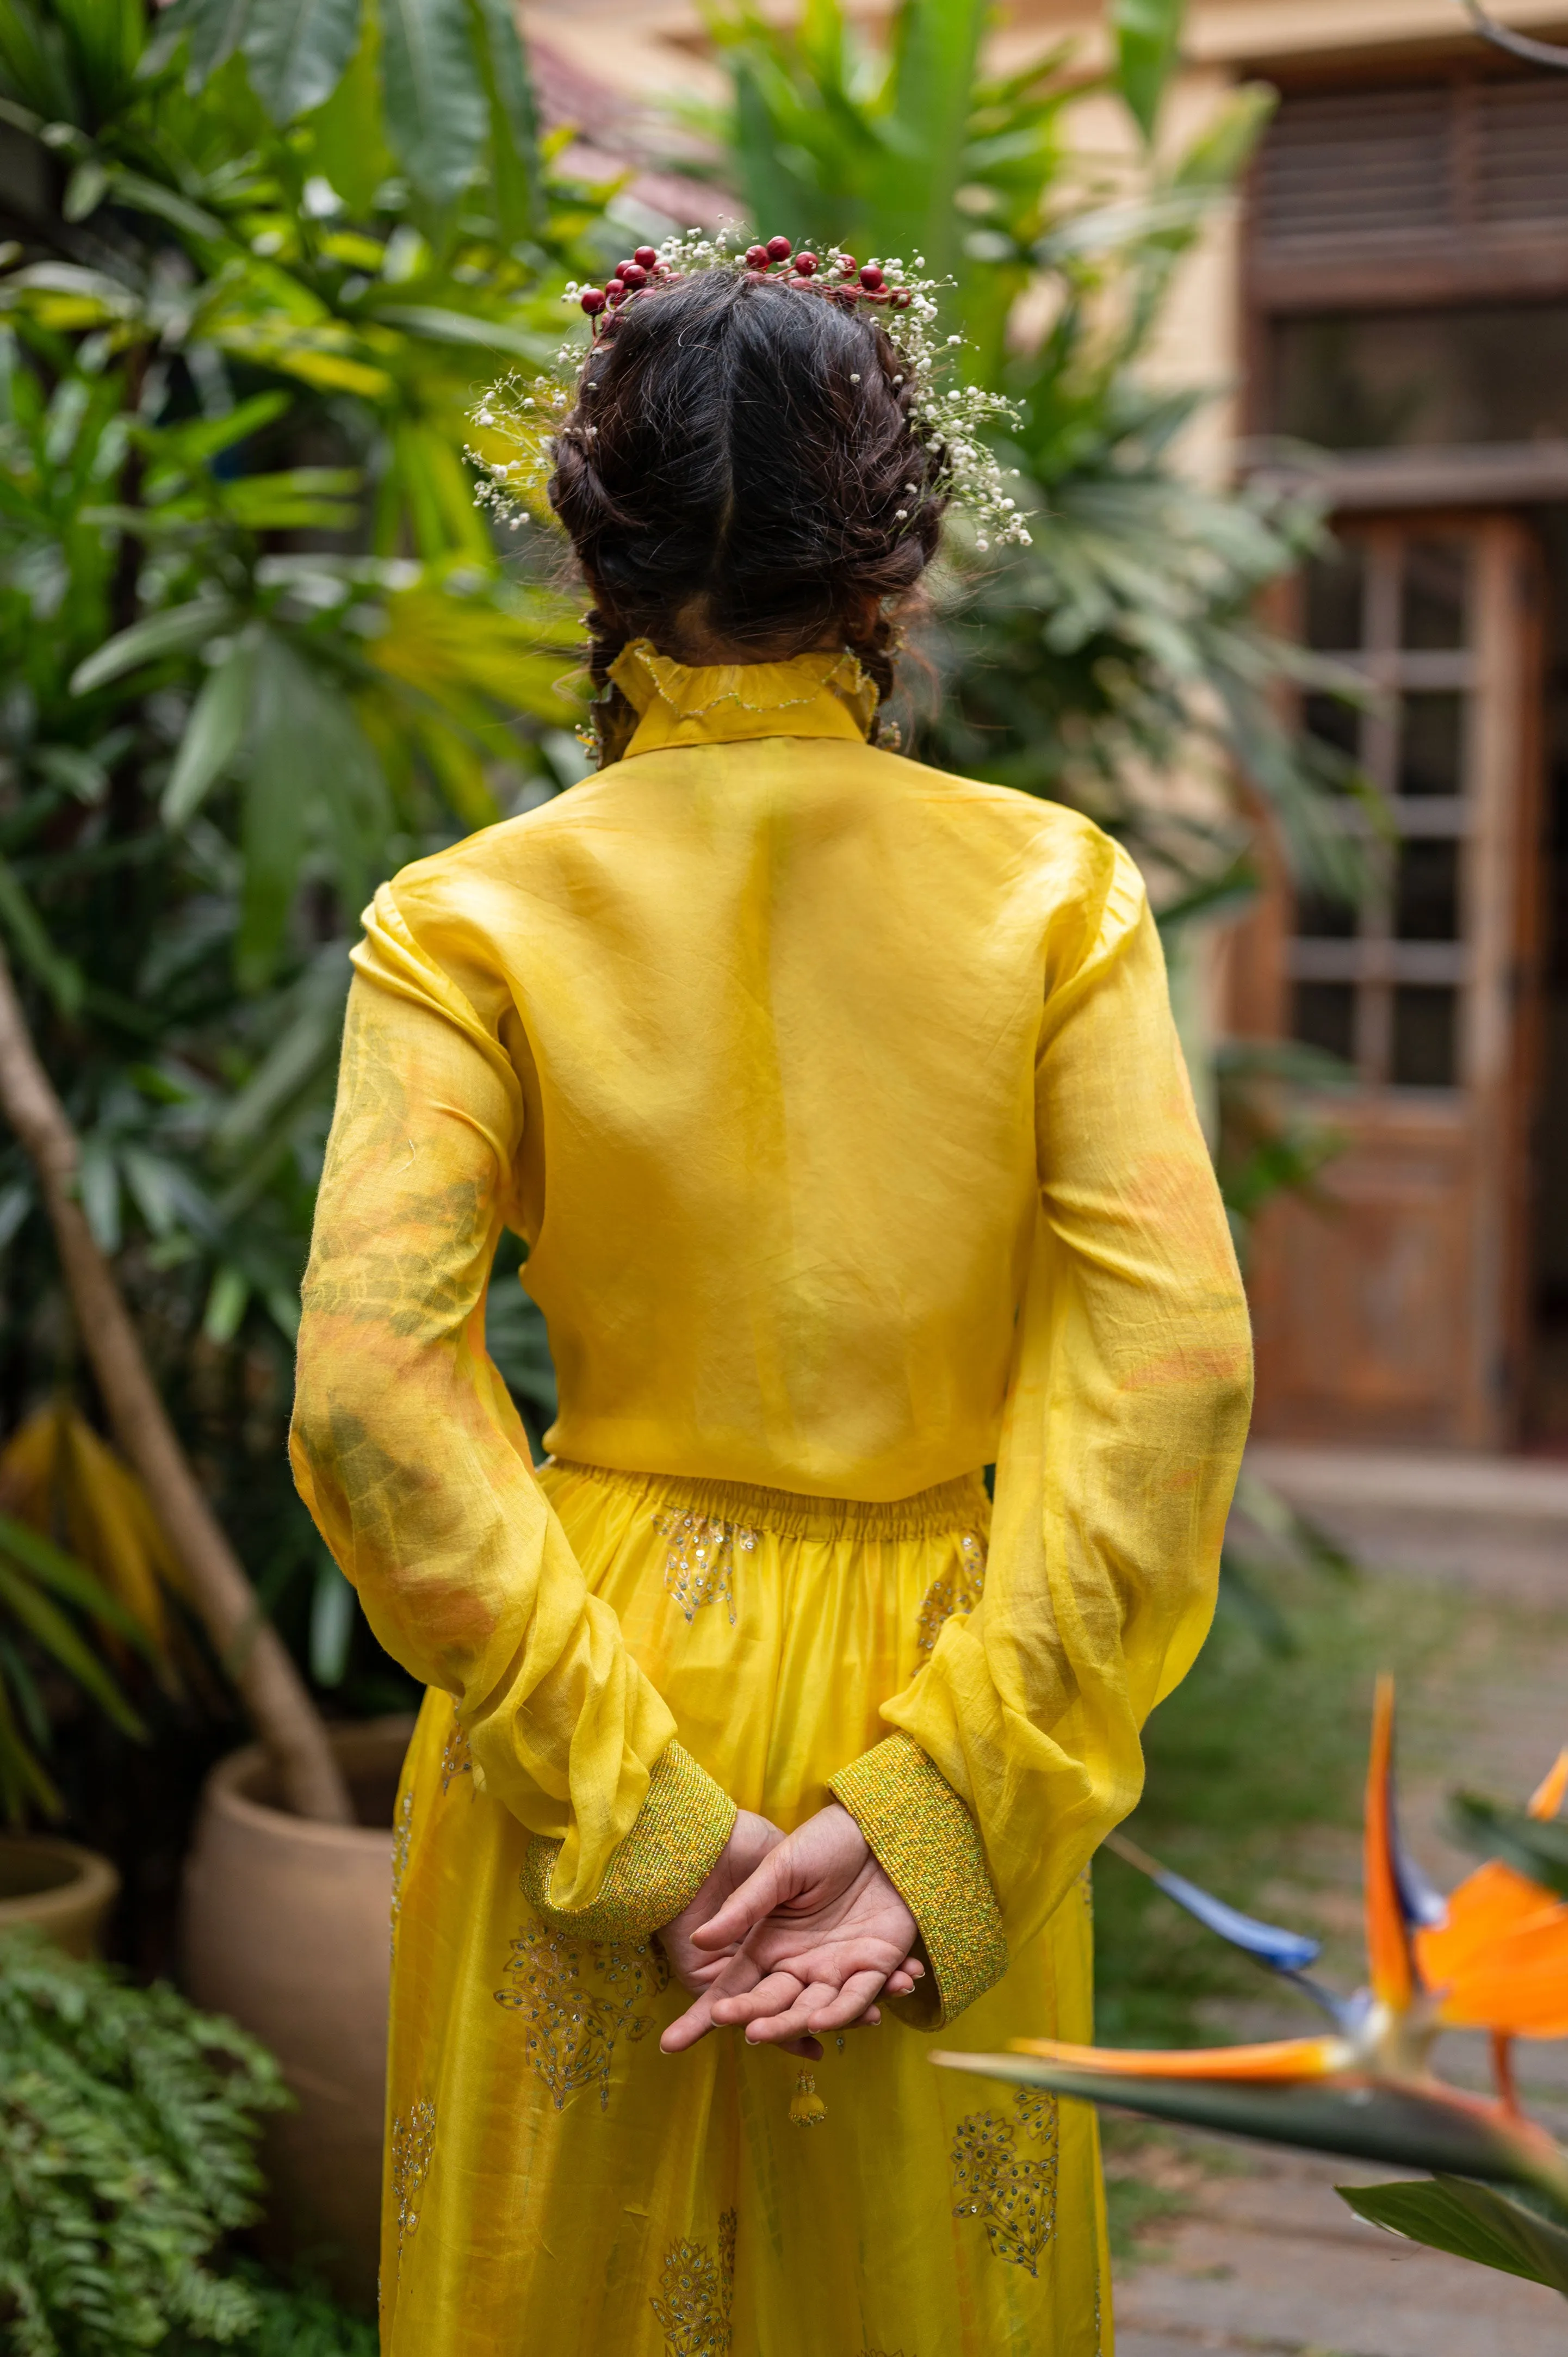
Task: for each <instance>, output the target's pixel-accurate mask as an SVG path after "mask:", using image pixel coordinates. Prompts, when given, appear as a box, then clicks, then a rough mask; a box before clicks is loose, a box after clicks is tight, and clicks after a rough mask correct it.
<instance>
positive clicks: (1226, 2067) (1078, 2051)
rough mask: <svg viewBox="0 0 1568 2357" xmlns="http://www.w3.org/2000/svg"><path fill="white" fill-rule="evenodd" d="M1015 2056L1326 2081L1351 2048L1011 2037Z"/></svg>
mask: <svg viewBox="0 0 1568 2357" xmlns="http://www.w3.org/2000/svg"><path fill="white" fill-rule="evenodd" d="M1011 2045H1012V2050H1013V2051H1014V2053H1015V2054H1037V2055H1039V2056H1040V2057H1041V2058H1042V2060H1043V2061H1047V2062H1061V2063H1064V2064H1066V2065H1067V2066H1069V2068H1070V2069H1072V2070H1074V2071H1095V2072H1102V2073H1104V2074H1105V2075H1106V2076H1107V2077H1118V2078H1132V2079H1252V2080H1260V2081H1262V2080H1273V2079H1326V2078H1330V2077H1332V2075H1333V2073H1334V2072H1336V2071H1343V2070H1344V2069H1346V2067H1347V2066H1348V2063H1349V2061H1350V2059H1351V2055H1352V2053H1353V2049H1352V2047H1351V2046H1350V2043H1349V2041H1348V2040H1347V2039H1344V2038H1278V2039H1273V2040H1271V2041H1270V2042H1269V2044H1267V2045H1266V2046H1183V2047H1175V2048H1168V2049H1160V2050H1156V2051H1154V2052H1140V2051H1139V2050H1137V2049H1136V2048H1129V2047H1121V2046H1064V2045H1063V2044H1062V2043H1061V2041H1060V2040H1058V2039H1055V2038H1015V2039H1014V2040H1011Z"/></svg>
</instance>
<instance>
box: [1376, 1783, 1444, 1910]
mask: <svg viewBox="0 0 1568 2357" xmlns="http://www.w3.org/2000/svg"><path fill="white" fill-rule="evenodd" d="M1393 1781H1394V1780H1393V1775H1392V1772H1390V1776H1389V1848H1390V1851H1391V1855H1392V1860H1393V1869H1394V1889H1396V1891H1397V1892H1398V1893H1399V1902H1400V1912H1401V1914H1402V1916H1403V1917H1404V1920H1405V1923H1406V1926H1407V1927H1408V1929H1409V1930H1411V1931H1412V1932H1413V1931H1432V1930H1434V1929H1435V1927H1436V1926H1437V1925H1438V1924H1439V1923H1445V1922H1446V1921H1447V1920H1448V1901H1447V1900H1445V1899H1444V1896H1443V1893H1442V1892H1441V1891H1440V1890H1439V1889H1437V1887H1436V1885H1435V1884H1434V1883H1431V1882H1429V1881H1428V1880H1427V1878H1426V1877H1425V1875H1424V1874H1423V1872H1422V1870H1421V1868H1420V1867H1419V1866H1417V1864H1416V1862H1415V1860H1414V1858H1413V1857H1412V1856H1411V1854H1410V1852H1409V1851H1408V1850H1407V1849H1406V1847H1405V1846H1404V1844H1403V1842H1402V1840H1401V1839H1400V1826H1399V1813H1398V1811H1397V1809H1396V1808H1395V1806H1394V1792H1393Z"/></svg>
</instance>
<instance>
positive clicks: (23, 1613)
mask: <svg viewBox="0 0 1568 2357" xmlns="http://www.w3.org/2000/svg"><path fill="white" fill-rule="evenodd" d="M0 1609H4V1610H5V1611H6V1612H8V1613H9V1614H10V1615H11V1618H12V1619H13V1620H16V1622H17V1623H19V1625H20V1626H21V1627H22V1628H24V1629H25V1630H26V1631H27V1634H28V1636H29V1637H31V1638H32V1640H33V1641H34V1643H35V1644H37V1645H41V1646H42V1647H43V1649H44V1651H45V1652H46V1653H48V1655H49V1657H50V1659H51V1660H52V1661H54V1662H56V1663H59V1667H60V1668H61V1669H62V1670H63V1671H64V1672H65V1674H66V1675H67V1677H68V1678H70V1680H71V1681H72V1682H73V1684H76V1685H79V1686H80V1687H81V1690H82V1692H83V1694H85V1695H91V1698H92V1700H93V1701H94V1702H95V1703H96V1704H97V1705H98V1706H99V1708H100V1710H102V1713H103V1715H104V1717H106V1718H109V1719H112V1720H113V1723H114V1725H115V1726H116V1727H119V1729H120V1730H121V1732H122V1734H124V1735H130V1736H134V1737H136V1738H138V1739H141V1738H145V1735H146V1728H145V1727H144V1726H143V1724H142V1721H141V1720H140V1718H138V1717H137V1716H136V1713H135V1712H134V1710H133V1709H132V1708H131V1706H130V1704H129V1703H128V1702H127V1701H126V1700H125V1697H124V1695H123V1694H122V1693H121V1691H120V1689H119V1687H118V1685H117V1684H115V1682H114V1680H113V1678H112V1677H111V1676H110V1674H109V1672H108V1671H107V1670H106V1669H105V1668H104V1666H103V1664H102V1662H101V1661H100V1660H99V1659H98V1657H97V1655H96V1654H95V1653H94V1652H93V1651H92V1648H91V1646H90V1645H89V1644H88V1643H87V1641H86V1640H85V1638H83V1637H82V1635H81V1632H80V1631H78V1630H77V1629H76V1628H75V1627H73V1625H72V1624H71V1622H70V1620H67V1618H66V1616H65V1614H64V1613H63V1612H62V1611H61V1610H60V1609H59V1606H58V1605H56V1604H54V1603H52V1602H51V1601H50V1599H49V1598H48V1597H47V1596H42V1595H40V1594H39V1592H38V1589H37V1588H36V1587H34V1586H33V1585H32V1583H31V1581H30V1580H27V1579H26V1578H24V1577H22V1575H21V1574H20V1573H19V1572H18V1571H16V1569H15V1568H14V1566H12V1565H11V1564H10V1563H9V1562H8V1561H7V1560H6V1559H5V1556H4V1555H0Z"/></svg>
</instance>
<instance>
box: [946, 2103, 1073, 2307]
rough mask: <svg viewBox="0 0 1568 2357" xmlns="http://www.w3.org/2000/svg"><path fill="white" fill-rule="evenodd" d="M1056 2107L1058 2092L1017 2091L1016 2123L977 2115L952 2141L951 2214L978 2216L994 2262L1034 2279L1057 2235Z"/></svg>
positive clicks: (1001, 2116) (962, 2124) (962, 2123)
mask: <svg viewBox="0 0 1568 2357" xmlns="http://www.w3.org/2000/svg"><path fill="white" fill-rule="evenodd" d="M1057 2110H1058V2106H1057V2098H1056V2097H1055V2095H1043V2094H1037V2093H1036V2092H1035V2091H1034V2090H1033V2089H1032V2088H1028V2087H1019V2088H1017V2089H1016V2090H1015V2093H1014V2097H1013V2117H1012V2118H1011V2119H1008V2118H1007V2117H1006V2116H1005V2115H1004V2114H1003V2113H1001V2112H971V2113H970V2114H969V2115H968V2117H967V2118H965V2119H961V2120H960V2122H959V2124H958V2135H957V2136H956V2138H955V2140H954V2143H953V2149H952V2185H953V2192H954V2193H955V2195H956V2196H957V2199H956V2201H954V2203H953V2216H954V2217H955V2218H978V2219H979V2220H980V2222H981V2223H982V2224H983V2226H984V2228H985V2235H986V2240H987V2241H988V2242H989V2244H990V2245H991V2255H992V2256H993V2258H996V2259H1004V2260H1005V2261H1006V2262H1007V2264H1008V2265H1009V2266H1015V2267H1024V2268H1026V2270H1027V2272H1028V2273H1029V2274H1030V2275H1032V2276H1033V2275H1037V2274H1038V2273H1039V2265H1038V2262H1039V2258H1040V2255H1041V2253H1042V2252H1043V2251H1044V2249H1045V2247H1046V2245H1047V2243H1048V2242H1049V2241H1050V2240H1051V2237H1052V2236H1053V2234H1054V2233H1056V2225H1057ZM1029 2145H1032V2146H1033V2147H1035V2149H1034V2150H1033V2151H1032V2152H1031V2151H1030V2150H1028V2149H1027V2146H1029Z"/></svg>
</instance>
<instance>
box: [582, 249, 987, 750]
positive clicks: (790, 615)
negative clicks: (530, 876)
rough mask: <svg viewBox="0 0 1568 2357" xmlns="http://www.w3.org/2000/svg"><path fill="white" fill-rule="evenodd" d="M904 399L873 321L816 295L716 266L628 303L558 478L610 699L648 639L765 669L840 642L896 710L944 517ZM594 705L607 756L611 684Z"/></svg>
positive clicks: (594, 363) (588, 383)
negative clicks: (624, 658) (896, 680)
mask: <svg viewBox="0 0 1568 2357" xmlns="http://www.w3.org/2000/svg"><path fill="white" fill-rule="evenodd" d="M913 404H914V385H913V382H912V371H911V370H910V367H909V364H908V361H906V360H905V359H904V358H903V356H902V355H901V354H900V353H899V351H898V350H897V346H896V345H895V344H894V343H893V341H892V340H891V339H890V338H889V337H888V335H887V334H886V331H885V329H884V328H883V327H882V326H881V324H880V322H879V321H878V320H877V319H875V317H868V316H866V315H865V312H864V311H862V310H859V309H856V308H854V307H848V306H845V305H844V304H843V303H842V302H841V301H836V300H835V299H834V298H833V296H832V295H831V294H828V293H826V292H822V293H818V292H817V291H816V290H815V289H811V290H808V289H805V288H800V287H789V286H786V285H780V284H779V282H778V281H777V280H767V279H757V278H754V277H749V276H746V275H744V274H736V273H733V272H731V271H729V270H726V269H714V270H706V271H701V272H698V273H696V274H693V276H691V277H689V278H682V279H675V280H672V281H671V282H670V283H669V284H667V285H655V286H650V287H649V288H647V289H645V290H644V291H643V292H642V293H640V294H639V295H637V296H634V297H633V298H632V299H631V300H630V301H629V302H628V303H627V304H626V305H625V307H623V308H622V309H621V310H620V311H619V312H618V313H617V314H616V315H615V317H614V318H613V319H612V321H611V322H610V324H609V325H608V326H607V328H605V329H604V330H603V331H602V332H601V334H600V336H599V338H598V339H597V341H596V344H595V346H594V349H593V350H592V352H591V353H590V354H589V357H588V359H587V361H586V362H585V366H584V369H583V373H582V377H581V380H580V382H579V385H578V391H577V399H576V402H575V405H574V407H573V409H572V410H571V412H570V414H568V416H567V417H566V419H565V421H564V424H563V425H562V426H561V428H560V431H559V433H558V435H557V437H556V444H555V471H554V474H553V477H552V479H551V483H550V499H551V503H552V505H553V507H554V509H555V511H556V513H557V514H558V515H559V517H560V518H561V521H562V522H563V523H564V525H565V527H566V530H567V532H568V533H570V535H571V538H572V542H573V544H574V546H575V549H576V552H577V556H578V559H579V561H580V563H581V565H582V567H583V571H584V573H585V576H587V582H588V587H589V589H590V590H591V592H592V594H593V597H594V607H593V610H592V611H591V612H590V613H589V615H588V617H587V625H588V630H589V634H590V638H589V647H588V664H589V669H590V671H591V673H592V674H593V679H594V684H595V687H596V689H597V690H598V691H599V692H600V694H601V696H605V694H606V690H607V674H608V671H609V666H610V664H611V663H612V662H614V661H615V658H616V656H617V655H618V653H619V652H620V650H621V649H622V647H624V646H625V645H626V644H627V642H628V640H631V639H637V638H648V639H651V640H653V642H654V644H655V645H656V646H657V647H658V648H659V650H660V652H661V653H664V654H668V655H671V656H674V657H675V658H676V659H677V660H682V659H684V660H686V661H693V660H700V659H701V654H702V651H703V649H704V648H705V647H707V646H709V645H711V644H713V643H714V642H715V641H716V642H722V643H723V644H724V645H725V647H734V648H737V649H741V650H744V651H746V653H747V654H749V655H750V656H751V659H752V660H754V661H757V662H768V661H779V660H783V659H785V658H787V657H789V656H790V655H794V654H800V653H801V652H803V651H805V650H806V649H807V648H810V647H816V646H821V645H823V644H824V643H828V642H832V643H835V644H840V645H843V646H847V647H848V648H850V649H851V650H852V651H853V652H854V653H855V654H857V655H858V656H859V657H860V660H861V662H862V663H863V664H864V665H865V670H866V672H867V673H869V675H870V677H871V678H872V679H873V680H875V683H876V685H877V688H878V690H879V691H880V693H881V694H882V696H883V698H884V700H886V697H887V695H888V694H890V693H891V690H892V686H893V659H894V654H895V651H896V648H897V619H898V614H899V611H900V609H901V608H907V607H908V603H909V601H910V597H911V594H912V593H913V591H914V590H915V587H916V585H917V584H918V581H919V578H920V576H921V574H922V573H923V572H924V571H925V569H926V566H927V565H929V562H930V560H931V558H932V556H933V555H934V554H935V553H936V548H937V543H938V541H939V539H940V531H941V514H942V509H943V506H944V504H945V501H944V500H943V498H942V496H941V494H940V491H939V490H937V489H936V488H935V487H936V484H937V482H938V479H939V477H940V472H941V468H942V460H943V453H942V451H941V450H940V447H939V448H937V449H928V448H927V447H926V444H925V442H924V441H923V440H922V438H921V436H920V433H919V431H918V427H917V423H916V420H915V417H914V414H913ZM597 710H598V715H599V719H600V740H601V746H602V748H603V749H604V754H605V758H606V759H612V758H614V755H615V753H616V752H617V751H618V749H619V748H620V745H621V744H622V743H624V740H625V734H626V728H627V724H628V722H629V719H630V714H629V711H628V709H627V707H626V706H625V705H624V704H623V702H622V700H621V699H620V697H619V694H618V691H616V690H615V689H613V688H610V689H608V694H607V700H606V701H605V702H601V704H600V705H599V706H598V707H597Z"/></svg>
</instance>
